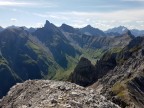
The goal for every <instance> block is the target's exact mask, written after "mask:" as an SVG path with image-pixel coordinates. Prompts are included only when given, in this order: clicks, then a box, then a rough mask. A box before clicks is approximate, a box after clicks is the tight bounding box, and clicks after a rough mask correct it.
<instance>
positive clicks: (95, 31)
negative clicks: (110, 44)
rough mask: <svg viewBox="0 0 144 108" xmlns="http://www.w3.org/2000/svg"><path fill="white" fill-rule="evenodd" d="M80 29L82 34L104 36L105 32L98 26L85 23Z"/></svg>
mask: <svg viewBox="0 0 144 108" xmlns="http://www.w3.org/2000/svg"><path fill="white" fill-rule="evenodd" d="M80 30H81V32H82V33H83V34H86V35H93V36H106V34H105V33H104V32H103V31H102V30H100V29H98V28H94V27H92V26H91V25H87V26H85V27H83V28H81V29H80Z"/></svg>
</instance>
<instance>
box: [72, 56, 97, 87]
mask: <svg viewBox="0 0 144 108" xmlns="http://www.w3.org/2000/svg"><path fill="white" fill-rule="evenodd" d="M94 74H95V66H94V65H92V64H91V62H90V61H89V60H88V59H86V58H84V57H82V58H81V59H80V61H79V63H78V65H77V66H76V68H75V69H74V72H73V73H72V74H71V76H70V81H71V82H72V83H76V84H78V85H81V86H88V85H90V84H91V83H94V81H95V79H96V78H95V75H94Z"/></svg>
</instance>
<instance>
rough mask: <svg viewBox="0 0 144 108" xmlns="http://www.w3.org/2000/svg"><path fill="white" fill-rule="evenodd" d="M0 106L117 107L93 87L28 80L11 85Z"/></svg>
mask: <svg viewBox="0 0 144 108" xmlns="http://www.w3.org/2000/svg"><path fill="white" fill-rule="evenodd" d="M0 108H119V107H118V106H117V105H115V104H113V103H112V102H110V101H107V100H106V99H105V97H103V96H101V95H99V94H96V93H95V92H94V90H93V89H90V88H84V87H81V86H78V85H76V84H72V83H69V82H56V81H50V80H33V81H32V80H29V81H26V82H24V83H18V84H17V85H15V86H13V87H12V88H11V89H10V91H9V92H8V95H7V96H5V97H3V99H2V100H1V101H0Z"/></svg>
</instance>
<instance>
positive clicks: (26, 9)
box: [0, 0, 144, 30]
mask: <svg viewBox="0 0 144 108" xmlns="http://www.w3.org/2000/svg"><path fill="white" fill-rule="evenodd" d="M0 13H1V19H0V26H2V27H8V26H11V25H15V26H26V27H41V26H43V25H44V23H45V21H46V20H49V21H50V22H51V23H53V24H55V25H56V26H60V25H61V24H63V23H65V24H68V25H70V26H73V27H76V28H81V27H84V26H86V25H91V26H93V27H95V28H99V29H101V30H107V29H109V28H113V27H118V26H120V25H121V26H125V27H127V28H129V29H140V30H144V20H143V18H144V0H117V1H116V0H103V1H101V0H91V1H88V0H73V1H68V0H61V1H58V0H53V1H50V0H21V1H20V0H0Z"/></svg>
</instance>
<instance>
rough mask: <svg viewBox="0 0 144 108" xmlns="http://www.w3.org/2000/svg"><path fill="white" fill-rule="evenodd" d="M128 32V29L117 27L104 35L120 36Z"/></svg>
mask: <svg viewBox="0 0 144 108" xmlns="http://www.w3.org/2000/svg"><path fill="white" fill-rule="evenodd" d="M127 31H128V28H126V27H125V26H118V27H114V28H111V29H108V30H107V31H106V33H118V34H120V35H122V34H125V33H126V32H127Z"/></svg>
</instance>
